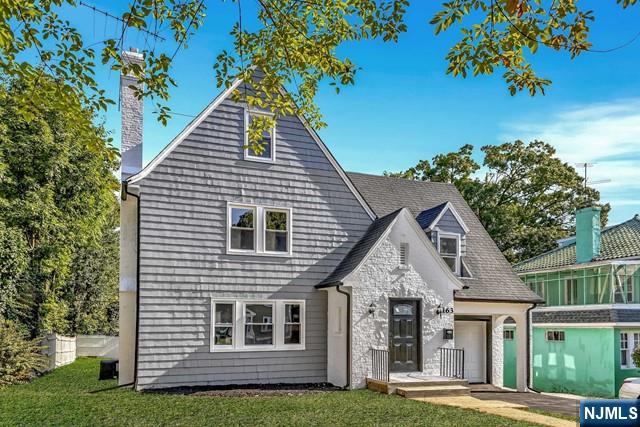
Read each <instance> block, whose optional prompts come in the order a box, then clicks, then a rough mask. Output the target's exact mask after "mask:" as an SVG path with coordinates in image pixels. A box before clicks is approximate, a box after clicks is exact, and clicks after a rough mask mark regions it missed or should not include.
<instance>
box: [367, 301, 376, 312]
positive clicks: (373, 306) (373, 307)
mask: <svg viewBox="0 0 640 427" xmlns="http://www.w3.org/2000/svg"><path fill="white" fill-rule="evenodd" d="M376 308H377V307H376V303H375V302H372V303H371V304H370V305H369V314H374V313H375V312H376Z"/></svg>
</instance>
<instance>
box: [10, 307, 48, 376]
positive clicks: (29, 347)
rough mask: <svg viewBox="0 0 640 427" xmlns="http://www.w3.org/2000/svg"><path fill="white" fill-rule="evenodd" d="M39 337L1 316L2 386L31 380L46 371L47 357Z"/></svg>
mask: <svg viewBox="0 0 640 427" xmlns="http://www.w3.org/2000/svg"><path fill="white" fill-rule="evenodd" d="M41 350H42V347H41V346H40V344H39V342H38V340H37V339H31V338H29V337H28V335H27V334H26V332H24V331H23V330H21V329H20V328H19V326H18V325H17V324H16V323H14V322H11V321H8V320H4V319H2V318H0V388H2V387H6V386H8V385H10V384H15V383H21V382H25V381H29V380H30V379H32V378H33V377H35V376H36V375H38V374H40V373H42V372H44V370H45V369H46V367H47V359H46V358H45V356H44V355H42V353H41Z"/></svg>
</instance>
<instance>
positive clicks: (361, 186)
mask: <svg viewBox="0 0 640 427" xmlns="http://www.w3.org/2000/svg"><path fill="white" fill-rule="evenodd" d="M347 175H348V176H349V178H350V179H351V181H352V182H353V184H354V185H355V187H356V189H357V190H358V192H359V193H360V194H361V195H362V197H364V199H365V201H366V202H367V203H368V204H369V206H370V207H371V209H372V210H373V211H374V213H375V214H376V215H377V216H378V217H384V216H385V215H388V214H389V213H391V212H395V211H396V210H398V209H399V208H403V207H406V208H408V209H409V211H410V212H411V213H412V214H413V215H414V216H416V217H417V216H418V215H419V214H420V213H421V212H424V211H425V210H427V209H432V208H435V207H437V206H439V205H441V204H443V203H446V202H450V203H451V204H452V205H453V208H454V209H455V210H456V212H457V213H458V214H459V215H460V217H461V218H462V220H463V221H464V223H465V224H466V225H467V226H468V227H469V232H468V233H467V234H466V237H467V254H466V256H465V263H466V264H467V265H468V266H469V269H470V270H471V271H472V272H473V278H469V279H462V281H463V283H464V284H465V285H467V286H468V289H461V290H459V291H457V292H456V299H457V300H486V301H510V302H541V301H542V299H541V298H540V297H539V296H538V295H536V294H535V293H533V292H532V291H531V290H530V289H529V288H528V287H527V286H525V285H524V283H522V281H521V280H520V279H519V278H518V276H516V274H515V273H514V272H513V270H512V269H511V265H510V264H509V262H508V261H507V260H506V259H505V257H504V256H503V255H502V252H500V250H499V249H498V247H497V246H496V244H495V242H494V241H493V240H492V239H491V237H490V236H489V234H488V233H487V232H486V230H485V229H484V227H483V226H482V224H481V223H480V220H478V218H477V217H476V215H475V214H474V213H473V211H472V210H471V208H470V207H469V205H468V204H467V203H466V202H465V201H464V199H463V198H462V195H461V194H460V193H459V192H458V190H457V189H456V187H455V186H454V185H452V184H447V183H441V182H424V181H410V180H405V179H401V178H391V177H385V176H378V175H367V174H362V173H347Z"/></svg>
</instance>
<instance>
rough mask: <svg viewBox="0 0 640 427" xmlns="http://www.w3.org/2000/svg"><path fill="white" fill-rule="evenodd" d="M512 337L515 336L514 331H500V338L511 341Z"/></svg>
mask: <svg viewBox="0 0 640 427" xmlns="http://www.w3.org/2000/svg"><path fill="white" fill-rule="evenodd" d="M514 335H515V330H513V329H505V330H503V331H502V337H503V339H505V340H507V341H513V337H514Z"/></svg>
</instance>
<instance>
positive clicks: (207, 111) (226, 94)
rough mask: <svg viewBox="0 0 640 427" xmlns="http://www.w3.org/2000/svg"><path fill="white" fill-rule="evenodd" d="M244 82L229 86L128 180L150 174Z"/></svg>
mask: <svg viewBox="0 0 640 427" xmlns="http://www.w3.org/2000/svg"><path fill="white" fill-rule="evenodd" d="M240 83H242V80H240V79H237V80H236V81H234V82H233V84H232V85H231V86H229V87H228V88H227V89H226V90H225V91H224V92H222V93H220V94H219V95H218V96H217V97H216V98H215V99H214V100H213V101H212V102H211V103H210V104H209V105H208V106H207V108H205V109H204V110H202V112H200V114H198V116H197V117H196V118H195V119H193V120H192V121H191V123H189V124H188V125H187V127H185V128H184V129H183V130H182V132H180V133H179V134H178V135H177V136H176V137H175V138H174V139H173V140H172V141H171V142H170V143H169V144H168V145H167V146H165V147H164V148H163V149H162V151H160V153H158V155H157V156H155V157H154V158H153V160H151V161H150V162H149V164H147V165H146V166H145V167H144V168H142V170H141V171H140V172H138V173H137V174H135V175H133V176H130V177H129V179H127V181H126V182H128V183H129V184H133V183H135V182H138V181H140V180H141V179H143V178H145V177H146V176H147V175H149V174H150V173H151V172H153V170H154V169H155V168H156V167H157V166H158V165H159V164H160V163H162V161H163V160H164V159H165V158H166V157H167V156H168V155H169V154H171V152H172V151H173V150H174V149H175V148H176V147H177V146H178V145H179V144H180V143H181V142H182V141H184V140H185V138H186V137H188V136H189V135H190V134H191V132H193V131H194V130H195V129H196V128H197V127H198V126H200V124H201V123H202V122H203V121H204V120H205V119H206V118H207V117H208V116H209V115H210V114H211V113H212V112H213V110H215V109H216V108H218V106H219V105H220V104H221V103H222V102H223V101H224V100H225V99H227V98H228V97H229V95H231V93H232V92H233V91H234V90H236V88H237V87H238V86H239V85H240Z"/></svg>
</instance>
